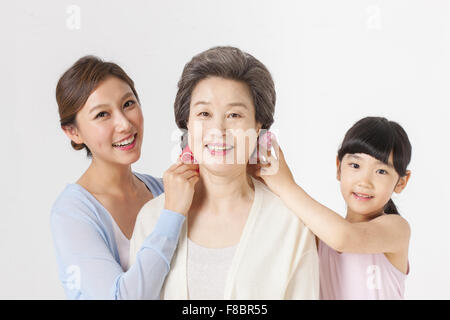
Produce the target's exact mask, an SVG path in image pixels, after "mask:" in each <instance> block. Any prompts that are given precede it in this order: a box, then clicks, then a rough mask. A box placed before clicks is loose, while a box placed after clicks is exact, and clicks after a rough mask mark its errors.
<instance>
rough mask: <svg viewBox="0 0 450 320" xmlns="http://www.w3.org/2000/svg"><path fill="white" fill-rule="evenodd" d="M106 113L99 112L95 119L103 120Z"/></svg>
mask: <svg viewBox="0 0 450 320" xmlns="http://www.w3.org/2000/svg"><path fill="white" fill-rule="evenodd" d="M107 114H108V113H107V112H105V111H102V112H99V113H98V114H97V115H96V116H95V119H97V118H104V117H105V116H106V115H107Z"/></svg>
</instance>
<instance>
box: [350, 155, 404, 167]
mask: <svg viewBox="0 0 450 320" xmlns="http://www.w3.org/2000/svg"><path fill="white" fill-rule="evenodd" d="M348 157H349V158H353V159H356V160H362V158H361V157H360V156H357V155H356V154H349V155H348ZM377 163H378V164H381V165H385V166H388V167H389V168H391V169H395V168H394V165H393V164H391V163H384V162H383V161H381V160H377Z"/></svg>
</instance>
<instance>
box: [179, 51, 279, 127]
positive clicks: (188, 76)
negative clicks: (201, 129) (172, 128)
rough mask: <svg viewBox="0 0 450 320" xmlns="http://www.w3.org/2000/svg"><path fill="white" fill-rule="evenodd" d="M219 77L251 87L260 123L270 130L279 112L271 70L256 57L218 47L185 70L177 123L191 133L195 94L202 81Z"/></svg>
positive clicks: (257, 119)
mask: <svg viewBox="0 0 450 320" xmlns="http://www.w3.org/2000/svg"><path fill="white" fill-rule="evenodd" d="M211 76H217V77H221V78H225V79H231V80H237V81H242V82H244V83H246V84H247V85H248V87H249V88H250V92H251V94H252V98H253V104H254V106H255V118H256V121H257V122H259V123H261V124H262V129H269V128H270V126H271V125H272V123H273V114H274V111H275V100H276V94H275V85H274V83H273V80H272V76H271V75H270V72H269V71H268V70H267V68H266V67H265V66H264V65H263V64H262V63H261V62H260V61H259V60H257V59H256V58H255V57H253V56H252V55H250V54H248V53H245V52H243V51H241V50H239V49H238V48H234V47H214V48H211V49H209V50H206V51H204V52H202V53H199V54H198V55H196V56H195V57H193V58H192V60H191V61H189V62H188V63H187V64H186V65H185V66H184V69H183V73H182V74H181V79H180V81H179V82H178V92H177V95H176V98H175V105H174V109H175V110H174V111H175V121H176V123H177V126H178V128H180V129H187V121H188V118H189V107H190V103H191V94H192V91H193V90H194V88H195V86H196V85H197V83H198V82H199V81H200V80H203V79H205V78H207V77H211Z"/></svg>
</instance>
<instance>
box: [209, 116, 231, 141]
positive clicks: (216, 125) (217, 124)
mask: <svg viewBox="0 0 450 320" xmlns="http://www.w3.org/2000/svg"><path fill="white" fill-rule="evenodd" d="M204 129H205V132H204V133H205V134H206V135H207V136H210V137H211V136H214V137H215V138H225V136H226V130H227V128H226V123H225V120H224V119H221V118H220V117H214V118H213V119H212V120H211V121H208V122H207V123H205V127H204Z"/></svg>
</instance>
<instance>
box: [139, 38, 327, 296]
mask: <svg viewBox="0 0 450 320" xmlns="http://www.w3.org/2000/svg"><path fill="white" fill-rule="evenodd" d="M274 109H275V88H274V83H273V81H272V77H271V75H270V73H269V71H268V70H267V69H266V67H265V66H264V65H263V64H262V63H261V62H260V61H258V60H257V59H255V58H254V57H253V56H251V55H249V54H247V53H245V52H242V51H241V50H239V49H237V48H233V47H216V48H211V49H209V50H206V51H204V52H202V53H200V54H198V55H197V56H195V57H193V58H192V60H191V61H190V62H189V63H187V64H186V66H185V68H184V70H183V73H182V75H181V79H180V81H179V83H178V92H177V96H176V100H175V119H176V122H177V125H178V127H179V128H181V129H188V130H187V131H188V132H187V136H188V139H187V140H188V145H189V147H190V148H191V150H192V153H193V156H194V158H195V160H197V161H198V163H199V170H200V181H199V183H198V184H197V185H196V187H195V193H194V200H193V202H192V206H191V208H190V209H189V218H188V219H187V223H186V224H185V226H184V227H183V229H182V233H181V236H180V242H179V245H178V248H177V253H176V255H175V257H174V260H173V263H172V269H171V272H170V273H169V275H168V277H167V279H166V282H165V284H164V287H163V289H162V291H161V294H162V298H164V299H194V300H196V299H317V298H318V297H319V268H318V256H317V251H316V245H315V243H314V237H313V235H312V233H311V232H310V231H309V230H308V229H307V228H305V226H304V225H303V223H302V222H301V221H300V220H299V219H297V217H296V216H295V214H294V213H292V212H291V211H290V210H289V209H288V208H287V207H286V206H285V205H284V204H283V203H282V202H281V201H280V199H278V197H276V196H275V195H274V194H273V193H272V192H270V191H269V190H268V188H266V187H265V186H264V185H263V184H262V183H261V182H259V181H257V180H255V179H252V178H251V177H250V176H249V175H248V174H247V172H246V169H247V163H248V162H249V158H250V155H251V154H252V151H253V150H254V149H255V146H256V144H257V137H258V134H260V133H261V132H262V131H263V130H265V129H268V128H269V127H270V126H271V124H272V123H273V113H274ZM164 196H165V195H164V194H163V195H161V196H160V197H157V198H155V199H153V200H152V201H150V202H149V203H147V204H146V205H145V206H144V207H143V208H142V210H141V212H140V213H139V216H138V218H137V221H136V227H135V232H134V234H133V238H132V244H131V254H132V256H133V254H134V253H136V252H138V250H139V248H140V246H141V243H142V242H143V240H144V239H145V238H146V237H147V236H148V234H149V233H150V232H151V229H152V228H153V226H154V225H155V223H156V221H157V219H158V217H159V215H160V210H161V208H162V206H163V204H164Z"/></svg>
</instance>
